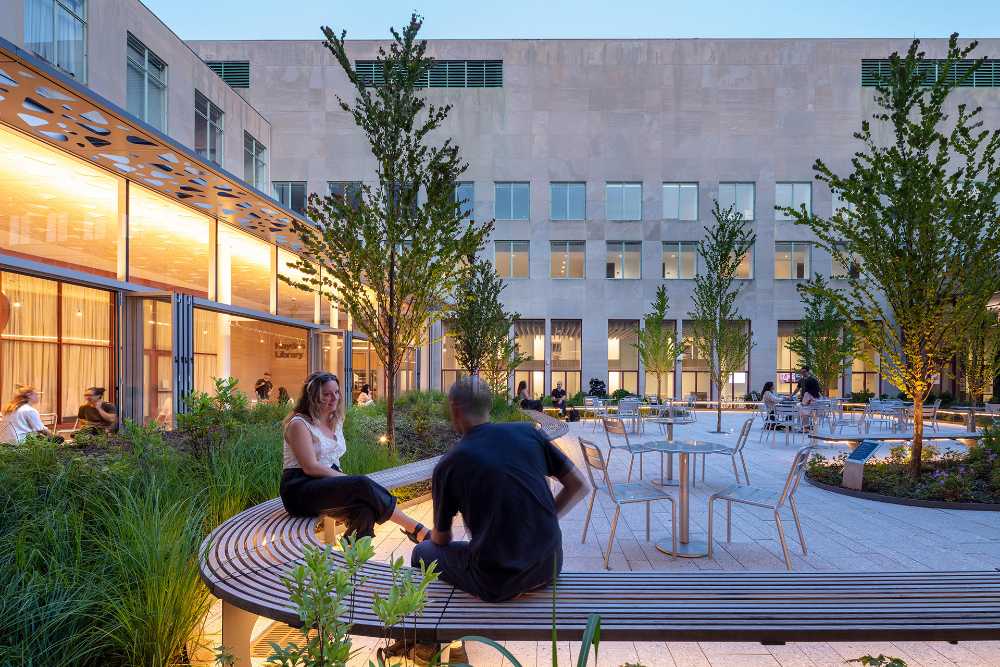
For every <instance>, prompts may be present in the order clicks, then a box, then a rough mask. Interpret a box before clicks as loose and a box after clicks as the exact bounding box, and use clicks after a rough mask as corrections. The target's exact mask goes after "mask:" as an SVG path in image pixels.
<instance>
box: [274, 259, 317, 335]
mask: <svg viewBox="0 0 1000 667" xmlns="http://www.w3.org/2000/svg"><path fill="white" fill-rule="evenodd" d="M300 260H301V257H299V256H298V255H296V254H295V253H292V252H288V251H287V250H285V249H283V248H278V273H279V274H280V275H283V276H285V277H286V278H288V279H290V280H293V281H295V282H304V283H307V282H308V280H309V279H310V278H311V277H312V276H308V275H306V273H305V272H304V271H302V269H299V268H297V267H295V266H293V265H294V264H297V263H298V262H299V261H300ZM314 266H315V265H314ZM318 274H319V272H318V271H317V273H316V274H314V275H318ZM278 315H281V316H282V317H290V318H292V319H296V320H302V321H303V322H315V321H316V293H315V292H312V291H308V290H304V289H299V288H298V287H292V286H291V285H289V284H288V283H286V282H285V281H284V280H278Z"/></svg>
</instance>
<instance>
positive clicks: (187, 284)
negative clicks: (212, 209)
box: [128, 184, 215, 298]
mask: <svg viewBox="0 0 1000 667" xmlns="http://www.w3.org/2000/svg"><path fill="white" fill-rule="evenodd" d="M128 192H129V280H131V281H132V282H136V283H139V284H141V285H148V286H150V287H158V288H160V289H167V290H176V291H178V292H186V293H188V294H192V295H194V296H199V297H202V298H208V296H209V287H210V285H209V275H210V272H211V271H210V269H211V254H212V248H211V237H212V228H213V226H214V225H215V220H213V219H212V218H210V217H208V216H207V215H201V214H200V213H196V212H194V211H192V210H191V209H189V208H187V207H186V206H183V205H181V204H178V203H176V202H174V201H172V200H170V199H167V198H166V197H164V196H163V195H161V194H158V193H155V192H153V191H152V190H147V189H146V188H142V187H139V186H136V185H134V184H133V185H130V186H129V188H128ZM167 258H169V261H165V260H166V259H167Z"/></svg>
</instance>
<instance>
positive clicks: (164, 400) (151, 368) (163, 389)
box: [142, 299, 197, 426]
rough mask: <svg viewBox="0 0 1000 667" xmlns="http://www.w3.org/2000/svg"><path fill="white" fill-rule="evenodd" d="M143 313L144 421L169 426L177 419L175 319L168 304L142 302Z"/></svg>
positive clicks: (163, 302) (150, 300) (146, 300)
mask: <svg viewBox="0 0 1000 667" xmlns="http://www.w3.org/2000/svg"><path fill="white" fill-rule="evenodd" d="M142 312H143V318H142V319H143V331H142V347H143V350H142V352H143V364H142V376H143V399H144V404H143V411H142V416H143V421H144V422H151V421H155V422H156V423H157V424H159V425H161V426H169V425H170V424H172V423H173V416H174V393H173V387H174V366H173V360H174V353H173V348H174V345H173V316H172V314H171V311H170V304H169V303H167V302H165V301H154V300H152V299H145V300H143V302H142ZM196 342H197V339H196ZM195 352H197V347H195ZM196 386H197V385H196Z"/></svg>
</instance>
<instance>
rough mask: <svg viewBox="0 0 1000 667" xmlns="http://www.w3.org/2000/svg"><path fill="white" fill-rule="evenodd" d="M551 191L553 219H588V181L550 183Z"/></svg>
mask: <svg viewBox="0 0 1000 667" xmlns="http://www.w3.org/2000/svg"><path fill="white" fill-rule="evenodd" d="M549 192H550V195H551V199H552V203H551V213H550V215H551V218H552V220H586V218H587V184H586V183H550V184H549Z"/></svg>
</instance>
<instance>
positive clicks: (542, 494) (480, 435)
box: [410, 377, 587, 657]
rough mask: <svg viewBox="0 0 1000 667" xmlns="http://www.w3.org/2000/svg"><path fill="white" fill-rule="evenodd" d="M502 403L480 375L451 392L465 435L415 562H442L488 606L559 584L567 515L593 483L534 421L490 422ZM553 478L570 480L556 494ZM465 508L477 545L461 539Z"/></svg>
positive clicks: (436, 478)
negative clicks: (457, 520)
mask: <svg viewBox="0 0 1000 667" xmlns="http://www.w3.org/2000/svg"><path fill="white" fill-rule="evenodd" d="M492 403H493V393H492V391H491V390H490V388H489V385H487V384H486V383H485V382H483V381H481V380H480V379H479V378H476V377H472V378H463V379H461V380H459V381H458V382H456V383H455V384H454V385H452V387H451V390H450V391H449V392H448V404H449V406H450V408H451V421H452V424H453V425H454V427H455V430H457V431H458V432H459V434H461V435H462V439H461V440H460V441H459V442H458V443H457V444H455V446H454V447H453V448H452V449H451V451H450V452H448V453H447V454H445V455H444V457H443V458H442V459H441V461H440V462H439V463H438V464H437V467H436V468H435V469H434V475H433V479H432V483H431V494H432V496H433V499H434V526H433V531H432V534H431V538H430V539H429V540H425V541H423V542H421V543H420V544H418V545H417V546H416V547H415V548H414V549H413V556H412V558H411V559H410V560H411V562H412V564H413V565H414V566H419V564H420V563H421V561H422V562H424V563H428V564H429V563H430V562H431V561H437V567H438V571H439V572H440V574H441V579H442V580H443V581H445V582H447V583H449V584H451V585H453V586H455V587H456V588H459V589H461V590H463V591H466V592H467V593H471V594H472V595H474V596H476V597H478V598H480V599H481V600H484V601H485V602H503V601H504V600H510V599H511V598H514V597H516V596H518V595H520V594H521V593H524V592H526V591H531V590H534V589H537V588H542V587H545V586H548V585H549V584H550V583H552V580H553V577H554V576H555V575H556V574H557V573H558V572H559V571H560V569H561V568H562V533H561V532H560V529H559V517H560V516H562V515H564V514H566V512H568V511H569V510H570V509H571V508H572V507H573V506H574V505H576V504H577V503H578V502H579V501H580V500H581V499H582V498H583V496H584V495H585V494H586V486H587V485H586V482H585V481H584V478H583V474H582V473H581V472H580V471H579V470H577V468H576V466H574V465H573V463H572V462H571V461H570V460H569V458H567V456H566V455H565V454H563V453H562V451H560V450H559V448H558V447H556V446H555V445H554V444H552V442H551V441H549V440H548V439H547V438H546V437H545V436H544V435H543V434H542V432H541V431H539V430H538V429H536V428H535V427H534V426H533V425H531V424H527V423H512V424H493V423H490V407H491V406H492ZM548 477H555V478H556V479H557V480H559V483H560V484H561V485H562V489H560V490H559V492H558V493H557V494H556V495H555V497H553V495H552V492H551V490H550V489H549V485H548V480H547V478H548ZM459 512H461V514H462V519H463V521H464V523H465V527H466V530H467V531H468V532H469V534H470V541H468V542H465V541H461V542H460V541H454V540H452V534H451V526H452V519H453V518H454V517H455V515H456V514H458V513H459ZM415 653H416V651H415ZM415 657H416V656H415Z"/></svg>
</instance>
